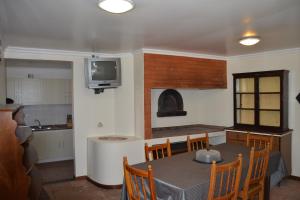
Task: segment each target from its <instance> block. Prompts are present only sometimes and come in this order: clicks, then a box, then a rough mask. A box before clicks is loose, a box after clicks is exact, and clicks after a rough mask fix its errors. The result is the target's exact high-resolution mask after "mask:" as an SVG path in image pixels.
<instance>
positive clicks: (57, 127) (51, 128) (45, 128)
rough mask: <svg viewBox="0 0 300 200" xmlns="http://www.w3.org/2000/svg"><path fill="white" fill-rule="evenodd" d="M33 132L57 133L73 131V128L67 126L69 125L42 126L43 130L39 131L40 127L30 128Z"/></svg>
mask: <svg viewBox="0 0 300 200" xmlns="http://www.w3.org/2000/svg"><path fill="white" fill-rule="evenodd" d="M30 127H31V130H32V132H40V131H57V130H66V129H72V128H73V127H69V126H67V124H54V125H42V127H43V128H42V129H39V127H38V126H30Z"/></svg>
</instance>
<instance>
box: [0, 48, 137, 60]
mask: <svg viewBox="0 0 300 200" xmlns="http://www.w3.org/2000/svg"><path fill="white" fill-rule="evenodd" d="M14 53H23V54H24V53H25V54H26V53H28V54H44V55H45V54H47V55H62V56H76V57H90V56H92V55H95V56H100V57H123V56H129V55H130V56H132V53H130V52H128V53H117V54H112V53H97V52H83V51H67V50H57V49H40V48H27V47H16V46H7V47H6V48H5V49H4V57H6V55H10V54H14Z"/></svg>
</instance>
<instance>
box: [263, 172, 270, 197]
mask: <svg viewBox="0 0 300 200" xmlns="http://www.w3.org/2000/svg"><path fill="white" fill-rule="evenodd" d="M270 187H271V183H270V176H266V178H265V188H264V200H270Z"/></svg>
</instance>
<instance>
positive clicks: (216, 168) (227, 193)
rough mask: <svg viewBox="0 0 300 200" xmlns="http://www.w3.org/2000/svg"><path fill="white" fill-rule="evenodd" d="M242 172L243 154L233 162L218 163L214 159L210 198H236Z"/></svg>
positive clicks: (213, 199) (215, 199) (217, 199)
mask: <svg viewBox="0 0 300 200" xmlns="http://www.w3.org/2000/svg"><path fill="white" fill-rule="evenodd" d="M241 173H242V155H241V154H239V155H238V158H237V159H236V160H235V161H233V162H231V163H226V164H223V165H217V164H216V162H215V161H213V163H212V165H211V174H210V185H209V192H208V200H221V199H230V200H236V199H237V197H238V191H239V184H240V178H241ZM218 174H220V176H218Z"/></svg>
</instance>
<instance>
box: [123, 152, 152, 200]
mask: <svg viewBox="0 0 300 200" xmlns="http://www.w3.org/2000/svg"><path fill="white" fill-rule="evenodd" d="M123 168H124V179H125V185H126V190H127V195H128V198H129V200H140V199H143V200H147V199H149V200H156V192H155V185H154V179H153V171H152V168H151V165H148V170H147V171H145V170H141V169H136V168H134V167H132V166H130V165H129V164H128V161H127V157H124V158H123ZM146 184H148V188H149V190H147V189H146V188H147V186H146ZM146 191H149V192H148V193H147V192H146Z"/></svg>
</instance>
